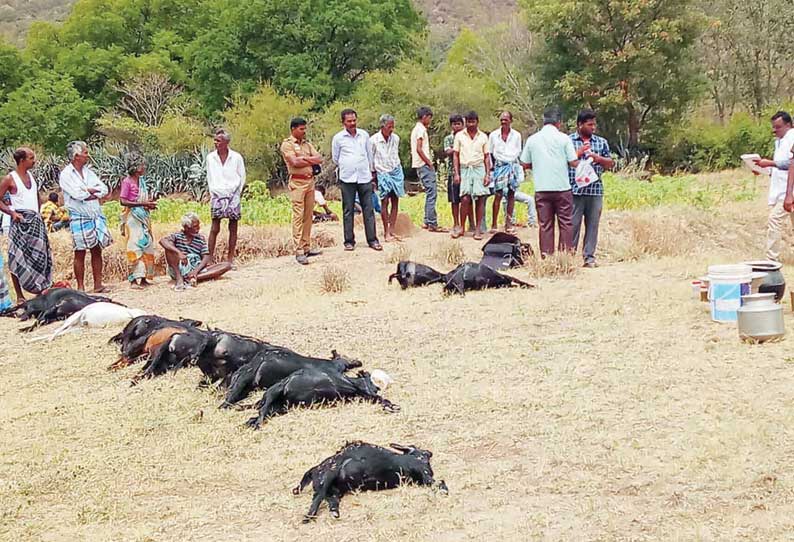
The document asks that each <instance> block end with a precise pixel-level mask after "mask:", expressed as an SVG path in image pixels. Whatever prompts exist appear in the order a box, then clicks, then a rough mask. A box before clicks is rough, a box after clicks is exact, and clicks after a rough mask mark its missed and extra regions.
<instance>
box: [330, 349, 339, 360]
mask: <svg viewBox="0 0 794 542" xmlns="http://www.w3.org/2000/svg"><path fill="white" fill-rule="evenodd" d="M341 357H342V356H340V355H339V352H337V351H336V350H331V359H339V358H341Z"/></svg>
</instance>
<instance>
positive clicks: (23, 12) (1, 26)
mask: <svg viewBox="0 0 794 542" xmlns="http://www.w3.org/2000/svg"><path fill="white" fill-rule="evenodd" d="M74 2H75V0H0V36H2V37H3V38H5V39H6V40H7V41H9V42H11V43H14V44H16V45H22V43H23V41H24V39H25V34H26V33H27V31H28V27H29V26H30V23H32V22H33V21H62V20H63V19H65V18H66V16H67V15H68V14H69V10H70V9H71V8H72V4H74Z"/></svg>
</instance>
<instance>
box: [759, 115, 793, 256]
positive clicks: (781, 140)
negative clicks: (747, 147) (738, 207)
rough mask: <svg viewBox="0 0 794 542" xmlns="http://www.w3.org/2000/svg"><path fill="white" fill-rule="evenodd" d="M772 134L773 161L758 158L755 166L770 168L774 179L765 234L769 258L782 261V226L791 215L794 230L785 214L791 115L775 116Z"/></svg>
mask: <svg viewBox="0 0 794 542" xmlns="http://www.w3.org/2000/svg"><path fill="white" fill-rule="evenodd" d="M771 120H772V132H773V133H774V134H775V154H774V156H773V157H772V160H768V159H766V158H758V159H755V160H754V163H755V164H756V165H757V166H759V167H762V168H771V172H772V175H771V177H770V180H769V198H768V200H767V203H768V205H769V218H768V220H767V233H766V258H767V259H768V260H774V261H779V260H780V248H781V242H782V239H783V224H784V222H785V220H786V215H788V217H789V219H790V220H791V223H792V225H793V226H794V215H792V214H791V213H790V212H789V211H788V210H786V208H785V205H784V199H785V197H786V179H787V177H788V174H787V171H786V170H787V169H789V162H790V160H791V156H792V154H791V149H792V146H794V130H792V129H791V128H792V121H791V115H789V114H788V113H786V112H785V111H778V112H777V113H775V114H774V115H772V119H771Z"/></svg>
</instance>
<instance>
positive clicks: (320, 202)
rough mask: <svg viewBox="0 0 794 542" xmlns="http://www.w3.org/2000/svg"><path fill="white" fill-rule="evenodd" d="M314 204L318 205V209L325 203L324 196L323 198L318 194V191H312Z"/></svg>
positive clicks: (321, 194) (320, 193)
mask: <svg viewBox="0 0 794 542" xmlns="http://www.w3.org/2000/svg"><path fill="white" fill-rule="evenodd" d="M314 203H315V205H319V206H320V207H322V206H323V205H325V204H326V203H327V202H326V201H325V196H323V193H322V192H320V191H319V190H315V191H314Z"/></svg>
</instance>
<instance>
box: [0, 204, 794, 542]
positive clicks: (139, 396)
mask: <svg viewBox="0 0 794 542" xmlns="http://www.w3.org/2000/svg"><path fill="white" fill-rule="evenodd" d="M764 216H765V206H764V202H763V200H762V198H761V197H760V196H759V198H758V200H757V201H755V202H749V203H741V204H732V205H730V206H727V207H723V208H720V209H717V210H713V211H708V212H704V211H697V210H694V209H691V208H690V209H675V208H665V209H657V210H653V211H637V212H632V213H611V214H609V215H607V216H606V217H605V225H604V233H603V236H602V247H603V249H604V250H603V255H602V263H603V265H602V267H600V268H598V269H594V270H583V269H578V268H576V269H575V270H573V272H570V273H565V274H564V275H563V276H562V277H555V276H550V275H552V271H553V269H552V268H551V267H543V266H535V267H533V268H532V269H531V270H530V269H520V270H517V271H515V273H516V276H519V277H522V278H528V277H530V274H531V273H532V274H534V275H535V277H534V278H532V280H533V282H535V283H536V284H537V285H538V287H537V289H534V290H519V289H514V290H501V291H498V290H496V291H486V292H475V293H470V294H468V295H466V296H465V297H451V298H444V297H443V296H442V295H441V292H440V288H437V287H428V288H426V289H415V290H408V291H401V290H400V289H399V287H398V286H397V285H396V284H394V285H392V286H388V285H387V284H386V277H387V275H388V274H389V273H391V272H393V268H394V264H393V263H390V261H391V260H394V259H395V257H396V256H398V255H399V256H405V255H409V256H410V257H411V258H413V259H416V260H418V261H424V262H426V263H429V264H431V265H434V266H437V267H439V268H441V269H446V268H447V267H448V264H446V263H442V262H441V260H442V259H444V258H448V257H450V254H452V255H454V252H455V250H453V249H452V248H450V247H449V246H444V244H445V243H447V241H446V238H445V237H444V236H439V235H432V234H427V233H422V234H417V235H416V236H414V237H412V238H411V239H408V240H407V241H406V242H405V244H404V245H405V246H404V247H402V248H399V249H398V248H397V246H395V245H391V246H387V248H386V250H385V251H384V253H375V252H373V251H371V250H369V249H367V248H366V247H365V246H364V245H363V243H360V244H359V248H357V250H356V251H355V252H354V253H344V252H343V251H342V249H341V247H340V246H338V238H339V236H340V234H341V231H340V229H338V228H337V227H336V226H330V227H327V229H328V230H329V231H330V232H331V234H333V235H336V236H337V246H335V247H332V248H329V249H326V251H325V254H324V255H323V256H321V257H320V258H317V259H316V260H314V261H313V263H312V265H310V266H308V267H300V266H298V265H296V264H295V263H294V261H293V260H292V258H289V257H287V258H275V259H265V260H258V261H254V262H249V263H247V264H244V265H242V266H241V267H240V269H239V270H237V271H234V272H232V273H230V274H229V275H228V277H227V278H224V279H223V280H219V281H217V282H215V283H210V284H206V285H202V286H200V287H199V288H198V289H197V290H194V291H189V292H184V293H181V294H180V293H176V292H174V291H173V290H171V289H170V288H169V287H168V285H167V283H166V282H165V280H163V279H160V280H158V283H157V285H156V286H155V287H154V288H153V290H152V291H151V292H150V293H148V294H141V293H139V292H132V291H129V290H128V289H127V288H126V287H125V286H123V285H118V286H117V287H116V290H115V292H114V294H113V296H114V297H115V298H116V299H118V300H119V301H122V302H125V303H127V304H129V305H131V306H136V307H140V308H143V309H148V310H151V311H154V312H157V313H159V314H162V315H165V316H170V317H177V316H185V317H193V318H198V319H202V320H204V321H205V322H207V323H208V324H209V325H210V326H213V327H219V328H223V329H226V330H230V331H236V332H240V333H245V334H251V335H256V336H258V337H261V338H264V339H267V340H269V341H272V342H275V343H278V344H284V345H287V346H290V347H292V348H294V349H297V350H298V351H302V352H305V353H309V354H316V355H326V354H328V353H329V352H330V350H331V349H332V348H336V349H338V350H339V351H340V352H342V353H344V354H348V355H350V356H353V357H355V358H358V359H361V360H363V361H364V362H365V367H366V368H369V369H374V368H382V369H385V370H386V371H387V372H389V373H390V374H391V375H392V376H393V377H394V378H395V380H396V383H395V384H394V385H393V386H392V387H390V388H389V389H388V390H387V392H386V394H385V395H386V396H387V397H388V398H389V399H391V400H392V401H394V402H396V403H398V404H400V405H401V406H402V411H401V412H400V413H397V414H386V413H384V412H382V411H381V410H380V409H379V408H378V407H376V406H373V405H370V404H349V405H342V406H337V407H334V408H321V409H312V410H295V411H292V412H290V413H289V414H288V415H285V416H282V417H279V418H276V419H273V420H271V421H270V422H269V423H267V424H266V425H265V426H264V427H263V428H262V430H260V431H258V432H253V431H250V430H248V429H246V428H244V427H243V423H244V422H245V420H246V419H247V417H248V416H249V414H250V413H249V412H240V411H220V410H218V409H217V408H216V407H217V405H218V404H219V403H220V396H219V395H218V394H217V392H214V391H211V390H198V389H196V385H197V383H198V380H199V374H198V371H197V370H196V369H188V370H184V371H181V372H179V373H176V374H173V375H168V376H166V377H163V378H160V379H157V380H154V381H147V382H144V383H142V384H140V385H139V386H137V387H135V388H130V386H129V381H130V377H131V376H132V375H133V374H134V372H135V371H136V370H137V368H134V367H131V368H128V369H125V370H123V371H120V372H116V373H112V372H108V371H107V370H106V367H107V366H108V365H109V364H110V363H111V362H112V361H113V360H114V359H115V356H116V352H115V349H114V348H113V347H110V346H108V345H107V344H106V342H107V339H108V338H109V337H110V336H111V335H112V334H113V333H114V331H113V330H97V331H86V332H83V333H81V334H73V335H70V336H65V337H63V338H60V339H58V340H57V341H56V342H54V343H35V344H28V343H26V342H25V341H24V340H23V338H22V337H21V336H20V335H19V334H18V333H17V332H16V328H17V327H18V326H19V324H18V323H17V322H14V321H12V320H8V319H3V320H2V321H0V334H1V336H2V337H3V348H2V350H0V374H2V378H0V435H2V437H0V540H9V541H11V540H14V541H33V540H42V541H60V540H69V541H72V540H97V541H106V540H108V541H111V540H112V541H116V540H118V541H121V540H124V541H140V542H143V541H158V542H159V541H171V540H174V541H177V540H179V541H183V540H202V541H220V540H260V541H261V540H267V541H271V540H272V541H288V540H289V541H292V540H294V541H301V540H310V539H314V540H324V541H342V540H345V541H351V540H355V541H359V540H360V541H365V540H366V541H375V540H377V541H381V540H382V541H391V540H399V541H409V540H416V541H427V540H435V541H437V542H447V541H458V540H686V541H690V540H753V541H757V540H785V539H788V540H791V539H794V453H793V452H794V421H793V420H794V395H793V392H792V390H794V354H791V352H790V350H789V348H788V346H789V345H790V344H791V340H792V339H791V338H789V339H788V340H785V341H783V342H779V343H775V344H765V345H745V344H741V343H740V342H739V341H738V338H737V334H736V329H735V328H734V327H732V326H729V325H718V324H715V323H712V322H711V321H710V319H709V316H708V314H707V312H706V310H705V308H704V307H703V306H702V305H701V304H700V303H698V302H696V301H694V300H693V299H692V296H691V291H690V287H689V281H690V280H691V279H693V278H696V277H698V276H700V275H701V274H703V272H704V271H705V269H706V265H707V264H709V263H719V262H731V261H737V260H741V259H746V258H751V257H758V256H759V251H760V247H761V246H762V239H763V231H764ZM536 231H537V230H523V231H522V234H521V235H522V236H523V237H525V238H528V239H530V238H531V239H532V241H533V243H535V242H536ZM362 233H363V232H360V231H359V235H361V234H362ZM461 247H462V249H463V251H464V252H465V254H466V255H467V256H468V257H469V258H470V259H475V258H476V259H479V258H478V252H479V244H478V243H475V242H474V241H473V240H472V239H470V238H467V239H464V240H463V241H462V244H461ZM398 250H399V254H393V253H394V252H396V251H398ZM329 267H332V271H328V268H329ZM562 267H564V266H562ZM563 271H565V269H563ZM344 272H346V273H347V278H348V282H347V285H346V286H345V287H342V288H338V289H340V290H341V291H339V292H336V293H324V292H323V289H322V288H323V286H322V285H323V283H324V282H327V280H328V279H329V277H332V278H334V280H336V279H338V278H339V275H340V273H341V274H344ZM788 278H789V280H790V281H794V275H792V274H791V273H788ZM342 282H344V281H342ZM785 310H786V312H785V313H786V324H787V326H788V327H789V329H790V330H791V329H794V318H792V315H791V307H790V305H789V304H788V302H787V303H786V309H785ZM256 398H258V397H256ZM353 439H364V440H367V441H370V442H373V443H377V444H383V445H386V444H388V443H389V442H399V443H411V444H416V445H418V446H421V447H425V448H428V449H430V450H432V451H433V453H434V456H433V468H434V470H435V474H436V478H437V479H444V480H445V481H446V482H447V484H448V486H449V489H450V492H449V495H448V496H443V495H440V494H437V493H435V492H434V491H432V490H430V489H424V488H415V487H406V488H400V489H398V490H394V491H387V492H381V493H364V494H359V495H352V496H348V497H346V498H344V499H343V500H342V505H341V509H340V510H341V514H342V516H341V518H340V519H338V520H333V519H332V518H330V517H329V515H328V513H327V509H326V508H325V507H323V508H322V509H321V516H320V518H319V519H318V520H317V521H316V523H313V524H309V525H302V524H301V518H302V516H303V514H304V513H305V512H306V510H307V509H308V506H309V502H310V499H311V497H310V494H308V493H305V494H303V495H302V496H299V497H295V496H293V495H292V494H291V488H292V487H294V486H295V485H296V483H297V482H298V481H299V480H300V478H301V476H302V474H303V472H304V471H305V470H306V469H308V468H309V467H311V466H313V465H315V464H316V463H318V462H319V461H320V460H322V459H323V458H325V457H327V456H328V455H330V454H332V453H333V452H334V451H335V450H336V449H338V448H339V447H340V446H341V445H342V444H344V443H345V441H347V440H353Z"/></svg>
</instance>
